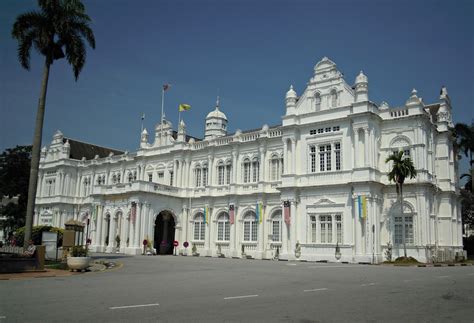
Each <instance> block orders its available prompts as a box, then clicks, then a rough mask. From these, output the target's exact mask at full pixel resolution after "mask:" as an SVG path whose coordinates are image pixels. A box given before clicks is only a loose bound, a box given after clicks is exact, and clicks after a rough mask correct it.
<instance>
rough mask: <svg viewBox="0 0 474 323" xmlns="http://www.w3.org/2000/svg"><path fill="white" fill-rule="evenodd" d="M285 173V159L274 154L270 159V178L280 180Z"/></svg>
mask: <svg viewBox="0 0 474 323" xmlns="http://www.w3.org/2000/svg"><path fill="white" fill-rule="evenodd" d="M282 173H283V159H282V158H280V156H278V155H277V154H273V155H272V157H271V159H270V180H272V181H278V180H280V178H281V174H282Z"/></svg>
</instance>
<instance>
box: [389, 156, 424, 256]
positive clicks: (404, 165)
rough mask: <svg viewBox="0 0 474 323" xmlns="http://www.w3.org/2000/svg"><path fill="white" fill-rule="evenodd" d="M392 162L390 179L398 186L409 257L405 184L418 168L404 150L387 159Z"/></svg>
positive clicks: (404, 245) (404, 249) (403, 237)
mask: <svg viewBox="0 0 474 323" xmlns="http://www.w3.org/2000/svg"><path fill="white" fill-rule="evenodd" d="M390 162H393V164H392V169H391V170H390V172H389V173H388V179H389V181H391V182H392V181H393V182H395V184H396V187H397V195H398V198H399V200H400V214H401V216H402V223H403V227H402V239H403V253H404V256H405V258H406V257H407V246H406V242H405V221H404V218H403V184H404V183H405V179H406V178H415V177H416V169H415V167H414V166H413V161H412V160H411V158H409V157H404V156H403V151H399V152H394V153H393V154H392V155H390V156H389V157H387V159H385V163H390Z"/></svg>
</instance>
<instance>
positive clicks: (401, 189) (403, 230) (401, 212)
mask: <svg viewBox="0 0 474 323" xmlns="http://www.w3.org/2000/svg"><path fill="white" fill-rule="evenodd" d="M398 185H400V214H401V216H402V239H403V255H404V256H405V258H406V257H407V244H406V241H405V218H404V217H403V188H402V187H403V184H402V183H399V184H398Z"/></svg>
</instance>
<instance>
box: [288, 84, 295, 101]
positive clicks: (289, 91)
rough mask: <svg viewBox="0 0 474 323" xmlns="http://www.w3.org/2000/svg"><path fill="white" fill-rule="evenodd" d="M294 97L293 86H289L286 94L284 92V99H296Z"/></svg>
mask: <svg viewBox="0 0 474 323" xmlns="http://www.w3.org/2000/svg"><path fill="white" fill-rule="evenodd" d="M296 97H297V95H296V92H295V90H293V85H291V86H290V89H289V90H288V92H286V98H287V99H289V98H296Z"/></svg>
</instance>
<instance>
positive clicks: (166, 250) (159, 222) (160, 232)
mask: <svg viewBox="0 0 474 323" xmlns="http://www.w3.org/2000/svg"><path fill="white" fill-rule="evenodd" d="M174 234H175V222H174V217H173V214H171V212H170V211H161V212H160V214H158V215H157V216H156V220H155V234H154V239H153V244H154V247H155V249H156V250H157V252H158V254H160V255H172V254H173V241H174Z"/></svg>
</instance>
